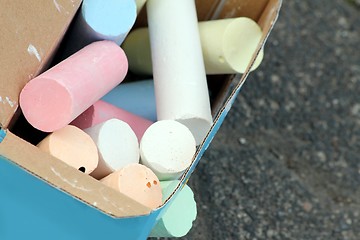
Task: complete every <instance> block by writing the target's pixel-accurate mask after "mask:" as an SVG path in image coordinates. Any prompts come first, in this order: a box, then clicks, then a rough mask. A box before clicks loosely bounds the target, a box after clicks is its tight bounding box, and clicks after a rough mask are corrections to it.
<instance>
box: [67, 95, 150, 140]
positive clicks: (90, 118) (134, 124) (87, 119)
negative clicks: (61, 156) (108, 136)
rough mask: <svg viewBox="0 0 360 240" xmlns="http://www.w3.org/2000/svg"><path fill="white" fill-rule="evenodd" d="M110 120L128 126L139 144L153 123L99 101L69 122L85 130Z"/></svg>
mask: <svg viewBox="0 0 360 240" xmlns="http://www.w3.org/2000/svg"><path fill="white" fill-rule="evenodd" d="M112 118H117V119H120V120H122V121H124V122H126V123H127V124H129V126H130V127H131V128H132V130H133V131H134V132H135V134H136V136H137V138H138V140H139V142H140V140H141V138H142V136H143V135H144V132H145V131H146V129H148V127H150V125H151V124H152V123H153V122H151V121H149V120H147V119H145V118H142V117H139V116H137V115H135V114H133V113H130V112H128V111H126V110H123V109H121V108H118V107H116V106H114V105H112V104H110V103H107V102H104V101H102V100H99V101H97V102H96V103H94V105H92V106H91V107H90V108H88V109H87V110H86V111H84V112H83V113H82V114H81V115H80V116H78V117H77V118H76V119H75V120H74V121H73V122H71V125H74V126H77V127H78V128H81V129H86V128H89V127H93V126H95V125H97V124H99V123H102V122H105V121H107V120H109V119H112Z"/></svg>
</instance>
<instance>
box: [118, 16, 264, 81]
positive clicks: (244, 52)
mask: <svg viewBox="0 0 360 240" xmlns="http://www.w3.org/2000/svg"><path fill="white" fill-rule="evenodd" d="M198 26H199V32H200V40H201V47H202V53H203V57H204V63H205V70H206V74H235V73H244V72H245V71H246V68H247V65H248V64H249V62H250V60H251V58H252V56H253V54H254V53H255V50H256V48H257V46H258V44H259V42H260V39H261V37H262V31H261V29H260V27H259V26H258V24H257V23H256V22H254V21H253V20H251V19H250V18H245V17H240V18H229V19H221V20H211V21H204V22H199V25H198ZM122 47H123V49H124V51H125V53H126V55H127V57H128V61H129V70H130V71H132V72H134V73H137V74H144V75H151V74H152V73H153V69H152V63H151V49H150V39H149V30H148V28H137V29H135V30H133V31H132V32H130V34H129V35H128V37H127V38H126V40H125V41H124V43H123V45H122ZM263 57H264V50H263V49H261V50H260V52H259V55H258V56H257V57H256V60H255V62H254V64H253V66H252V68H251V71H253V70H255V69H256V68H257V67H258V66H259V65H260V63H261V61H262V59H263Z"/></svg>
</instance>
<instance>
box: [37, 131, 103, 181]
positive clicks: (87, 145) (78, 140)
mask: <svg viewBox="0 0 360 240" xmlns="http://www.w3.org/2000/svg"><path fill="white" fill-rule="evenodd" d="M37 147H39V148H40V149H41V150H42V151H44V152H47V153H49V154H50V155H52V156H54V157H56V158H58V159H59V160H61V161H63V162H65V163H67V164H68V165H70V166H72V167H74V168H76V169H79V170H80V171H82V172H84V173H86V174H90V173H91V172H92V171H94V169H95V168H96V167H97V165H98V159H99V157H98V150H97V147H96V145H95V143H94V141H93V140H92V139H91V137H90V136H89V135H88V134H86V133H85V132H84V131H82V130H81V129H79V128H77V127H75V126H71V125H68V126H65V127H64V128H61V129H59V130H56V131H54V132H53V133H51V134H49V135H48V136H47V137H45V138H44V139H43V140H42V141H41V142H40V143H38V144H37Z"/></svg>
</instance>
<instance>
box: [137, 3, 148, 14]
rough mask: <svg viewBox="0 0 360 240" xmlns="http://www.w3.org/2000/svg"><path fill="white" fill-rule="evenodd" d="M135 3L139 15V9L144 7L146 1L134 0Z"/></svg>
mask: <svg viewBox="0 0 360 240" xmlns="http://www.w3.org/2000/svg"><path fill="white" fill-rule="evenodd" d="M135 2H136V11H137V13H138V14H139V12H140V11H141V9H142V8H143V7H144V5H145V3H146V0H135Z"/></svg>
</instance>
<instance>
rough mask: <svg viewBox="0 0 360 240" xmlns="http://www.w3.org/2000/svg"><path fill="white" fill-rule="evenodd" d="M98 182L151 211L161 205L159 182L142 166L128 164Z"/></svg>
mask: <svg viewBox="0 0 360 240" xmlns="http://www.w3.org/2000/svg"><path fill="white" fill-rule="evenodd" d="M100 181H101V182H102V183H104V184H105V185H107V186H109V187H111V188H113V189H115V190H118V191H119V192H121V193H123V194H125V195H127V196H128V197H130V198H132V199H134V200H135V201H137V202H139V203H141V204H143V205H144V206H147V207H149V208H151V209H155V208H157V207H159V206H160V205H161V204H162V191H161V186H160V181H159V179H158V178H157V177H156V175H155V174H154V173H153V172H152V171H151V170H150V169H149V168H147V167H146V166H144V165H141V164H136V163H133V164H129V165H127V166H125V167H124V168H122V169H120V170H118V171H116V172H114V173H111V174H110V175H108V176H107V177H105V178H103V179H101V180H100Z"/></svg>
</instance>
